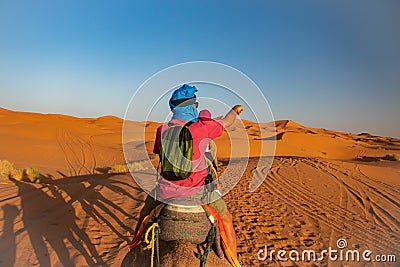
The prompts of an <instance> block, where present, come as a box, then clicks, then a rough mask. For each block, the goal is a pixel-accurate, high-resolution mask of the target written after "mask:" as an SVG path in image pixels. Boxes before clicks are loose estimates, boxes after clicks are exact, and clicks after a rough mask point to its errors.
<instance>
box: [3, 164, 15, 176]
mask: <svg viewBox="0 0 400 267" xmlns="http://www.w3.org/2000/svg"><path fill="white" fill-rule="evenodd" d="M12 170H14V166H13V164H12V163H11V162H9V161H8V160H0V176H1V177H8V176H9V175H10V174H11V172H12Z"/></svg>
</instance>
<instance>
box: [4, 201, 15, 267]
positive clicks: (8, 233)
mask: <svg viewBox="0 0 400 267" xmlns="http://www.w3.org/2000/svg"><path fill="white" fill-rule="evenodd" d="M1 209H2V210H3V220H4V225H3V234H2V235H1V237H0V251H1V252H2V255H1V256H0V266H14V263H15V256H16V249H17V247H16V240H15V237H16V236H15V233H14V220H15V218H16V217H17V216H18V214H19V210H18V208H17V207H16V206H14V205H10V204H5V205H4V206H3V207H1Z"/></svg>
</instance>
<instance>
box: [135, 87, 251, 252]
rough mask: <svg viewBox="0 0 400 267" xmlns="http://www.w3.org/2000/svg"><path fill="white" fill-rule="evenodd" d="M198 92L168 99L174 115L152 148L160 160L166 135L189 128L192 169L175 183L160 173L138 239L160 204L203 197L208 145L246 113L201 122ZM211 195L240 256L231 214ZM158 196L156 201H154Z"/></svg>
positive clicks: (187, 91)
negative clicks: (177, 128) (172, 129)
mask: <svg viewBox="0 0 400 267" xmlns="http://www.w3.org/2000/svg"><path fill="white" fill-rule="evenodd" d="M196 92H197V89H196V87H195V86H190V85H187V84H184V85H182V86H181V87H179V88H178V89H176V90H175V91H174V92H173V93H172V96H171V98H170V100H169V107H170V109H171V111H172V113H173V115H172V118H171V120H170V121H169V122H168V123H165V124H163V125H161V126H159V127H158V129H157V133H156V139H155V144H154V149H153V152H154V153H155V154H158V155H160V157H161V156H162V152H163V146H162V144H163V143H162V137H163V133H165V132H166V130H167V129H168V128H169V127H171V126H173V125H181V126H183V125H184V126H187V127H188V128H189V130H190V132H191V134H192V138H193V154H192V155H191V156H192V164H191V165H192V168H193V169H192V170H191V172H190V175H189V176H188V177H187V178H185V179H181V180H173V181H171V179H166V178H165V177H163V176H166V173H163V171H161V173H160V176H159V179H158V185H157V186H156V187H155V188H154V189H153V191H152V192H150V193H149V194H148V195H147V197H146V200H145V205H144V207H143V208H142V210H141V211H140V216H139V220H138V222H137V226H136V229H135V232H134V234H135V235H134V239H135V238H137V236H136V235H137V234H138V232H139V228H140V226H141V224H142V221H143V220H144V218H145V217H146V216H147V215H148V214H150V213H151V211H152V210H153V209H155V208H156V207H157V206H158V205H159V204H161V203H162V202H161V201H163V202H165V201H167V200H169V199H174V198H185V197H189V198H190V197H196V196H201V195H203V193H202V192H203V191H204V190H205V189H204V188H205V179H206V177H207V175H208V170H207V163H206V160H205V157H204V155H205V152H206V149H207V146H208V144H209V142H210V141H211V140H213V139H215V138H216V137H218V136H221V135H222V133H223V130H224V127H227V126H230V125H232V124H233V123H234V121H235V119H236V116H237V115H239V114H240V113H241V112H242V111H243V107H242V106H241V105H236V106H234V107H233V108H232V109H231V110H230V111H229V112H228V113H227V114H226V116H225V117H223V118H222V119H218V120H214V119H207V120H199V114H198V111H197V107H198V103H197V102H196V95H195V93H196ZM214 192H215V191H214ZM211 194H215V195H214V196H213V197H212V198H211V199H212V200H213V201H212V202H211V203H209V206H210V207H212V208H213V209H215V210H216V211H217V212H218V213H219V215H220V218H221V221H222V224H223V227H224V230H225V233H226V236H227V239H228V243H229V246H230V247H231V249H232V252H233V254H234V256H235V257H237V254H236V234H235V230H234V227H233V224H232V214H231V213H230V212H229V211H228V209H227V207H226V205H225V202H224V201H223V199H222V198H221V196H220V195H218V194H217V193H216V192H215V193H213V192H211ZM155 196H156V199H155V198H154V197H155ZM214 199H215V200H214Z"/></svg>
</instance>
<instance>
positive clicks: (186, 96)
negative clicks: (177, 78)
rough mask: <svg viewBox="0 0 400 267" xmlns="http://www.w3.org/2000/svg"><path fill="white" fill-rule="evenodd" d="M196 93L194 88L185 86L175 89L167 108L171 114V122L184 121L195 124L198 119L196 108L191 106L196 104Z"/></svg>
mask: <svg viewBox="0 0 400 267" xmlns="http://www.w3.org/2000/svg"><path fill="white" fill-rule="evenodd" d="M196 92H197V89H196V87H195V86H190V85H187V84H184V85H182V86H181V87H179V88H178V89H176V90H175V91H174V92H173V93H172V96H171V98H170V100H169V107H170V109H171V111H172V113H173V115H172V120H185V121H194V122H196V121H197V120H198V117H199V113H198V111H197V108H196V107H195V106H194V105H193V104H194V103H195V102H196V95H195V94H194V93H196Z"/></svg>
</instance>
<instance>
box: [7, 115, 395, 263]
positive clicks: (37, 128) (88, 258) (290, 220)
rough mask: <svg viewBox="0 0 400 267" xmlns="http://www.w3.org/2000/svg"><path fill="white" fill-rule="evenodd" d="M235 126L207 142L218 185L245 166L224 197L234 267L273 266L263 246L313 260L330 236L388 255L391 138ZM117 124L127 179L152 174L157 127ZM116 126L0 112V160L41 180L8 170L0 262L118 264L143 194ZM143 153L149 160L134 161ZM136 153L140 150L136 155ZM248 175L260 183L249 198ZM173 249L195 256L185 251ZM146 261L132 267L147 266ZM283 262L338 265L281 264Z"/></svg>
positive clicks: (284, 125) (280, 124)
mask: <svg viewBox="0 0 400 267" xmlns="http://www.w3.org/2000/svg"><path fill="white" fill-rule="evenodd" d="M241 122H242V121H241V120H237V121H236V122H235V123H234V124H233V125H232V126H229V127H228V128H227V129H226V131H224V133H223V135H222V136H221V137H218V138H217V139H216V140H215V144H216V147H217V158H218V167H219V171H220V172H221V173H222V174H223V176H221V177H226V178H223V179H222V181H221V183H222V187H224V182H225V183H229V179H230V178H232V177H236V176H237V175H238V173H237V170H239V169H241V168H244V169H245V171H244V173H243V175H242V176H241V177H240V180H239V182H238V183H237V184H236V185H235V187H234V188H233V189H232V190H230V191H229V192H227V194H226V195H225V196H224V200H225V202H226V203H227V206H228V208H229V210H231V211H232V214H233V222H234V227H235V231H236V234H237V243H238V253H239V260H240V261H242V262H243V263H244V264H245V266H252V265H254V266H259V265H261V264H269V265H271V266H280V265H283V263H282V262H278V261H276V260H270V259H266V260H265V261H261V260H260V259H259V258H257V255H258V252H260V250H263V249H264V248H265V246H266V247H268V248H269V249H270V250H276V251H278V250H279V249H281V250H287V251H289V250H290V249H297V250H299V251H304V250H310V249H312V250H315V251H316V252H318V253H320V252H321V251H322V250H324V249H327V248H328V247H332V248H336V241H337V240H338V239H345V241H346V242H347V244H348V245H349V249H350V248H351V249H357V250H360V251H364V250H367V249H368V250H371V251H373V253H374V255H375V254H380V255H387V256H388V255H395V256H397V255H398V253H399V251H400V246H399V244H400V243H399V240H400V235H399V221H400V192H399V189H400V188H399V185H400V184H399V178H400V164H399V163H400V162H399V151H400V139H396V138H387V137H379V136H373V135H370V134H367V133H361V134H351V133H344V132H335V131H332V130H326V129H322V128H308V127H305V126H303V125H301V124H298V123H296V122H294V121H291V120H280V121H275V122H274V127H273V130H271V125H272V124H271V123H262V124H257V123H254V122H251V121H246V120H243V124H242V123H241ZM128 123H130V127H131V129H133V130H132V132H131V133H130V134H131V137H132V142H130V143H129V145H130V146H129V148H130V152H131V155H134V156H133V158H134V159H135V160H134V161H132V162H129V163H132V164H134V163H135V162H136V163H137V164H138V165H137V166H139V168H138V170H139V172H138V174H135V172H133V173H132V175H140V174H139V173H141V172H144V173H145V175H148V176H149V177H153V176H154V175H155V170H154V168H153V165H154V164H155V162H154V160H156V159H154V157H152V156H151V155H152V146H153V144H154V138H155V131H156V128H157V127H158V126H159V125H160V123H156V122H128ZM122 124H123V120H122V119H120V118H117V117H113V116H103V117H100V118H76V117H73V116H64V115H60V114H38V113H30V112H15V111H10V110H6V109H2V108H0V128H1V129H2V130H1V131H0V139H1V140H2V145H1V147H0V160H6V161H9V162H11V163H13V168H14V169H16V170H17V169H19V170H23V168H26V167H32V168H34V169H36V170H37V171H38V172H39V174H40V179H39V180H37V181H36V182H35V183H32V181H30V180H29V175H26V174H25V171H24V173H23V174H22V176H21V177H19V178H18V177H12V176H13V173H11V175H6V176H4V175H3V176H2V177H1V183H0V188H1V190H0V192H1V193H0V203H1V205H0V207H1V210H0V241H1V242H0V255H1V256H0V265H1V266H97V265H102V266H119V265H120V264H121V262H122V260H123V258H124V257H125V254H126V253H127V247H128V246H129V242H130V239H131V238H132V233H133V229H134V227H135V225H136V220H137V218H138V213H139V211H140V208H141V207H142V206H143V201H144V198H145V196H146V193H145V192H144V191H143V190H142V189H141V188H140V187H139V186H138V185H137V184H136V182H135V181H134V179H133V178H132V176H131V174H130V173H129V172H128V173H127V170H126V169H122V170H120V169H118V168H117V167H118V166H119V167H121V166H124V165H126V162H125V158H124V154H123V148H122V137H121V135H122ZM135 129H137V130H135ZM143 129H144V130H145V133H143V132H142V131H143ZM228 133H229V135H230V136H231V137H229V135H228ZM241 133H242V134H243V133H245V135H246V136H247V140H248V142H249V150H248V151H247V152H248V153H249V154H248V157H249V160H248V161H243V160H242V157H243V155H245V154H246V153H243V155H241V153H235V155H234V156H232V155H231V152H232V151H231V147H230V145H229V143H230V142H232V141H231V139H230V138H233V139H232V140H234V139H235V138H236V139H237V138H241V137H240V136H242V135H240V134H241ZM143 136H145V140H143V139H141V138H143ZM261 136H267V138H260V137H261ZM270 137H273V139H271V138H270ZM271 140H275V141H274V142H276V150H275V154H274V155H270V154H268V153H270V152H268V151H267V152H266V153H265V154H263V149H262V148H261V147H262V146H263V145H264V144H269V143H270V142H272V141H271ZM237 142H238V143H240V144H241V143H244V142H241V141H240V140H239V141H237ZM143 145H144V146H145V148H146V149H145V150H146V151H147V153H149V156H150V158H151V159H152V161H151V162H150V164H149V163H148V162H145V161H144V156H146V157H147V155H143V153H142V152H143V147H142V146H143ZM135 149H137V151H141V152H140V153H139V152H137V154H135V153H136V152H135V151H136V150H135ZM240 149H241V147H239V150H240ZM135 155H136V156H137V157H136V158H135ZM271 156H273V162H272V166H271V169H270V170H269V168H266V167H265V168H263V167H261V168H260V166H257V163H258V160H257V159H258V158H263V157H271ZM152 164H153V165H152ZM228 165H229V166H230V168H229V169H228V168H227V166H228ZM256 172H257V173H258V175H261V176H262V177H264V178H265V180H264V181H263V182H262V184H261V186H260V187H259V188H258V189H257V190H256V191H254V192H249V191H248V187H249V184H250V182H251V180H252V179H253V176H254V175H255V173H256ZM20 174H21V173H20ZM24 177H25V178H24ZM225 179H226V180H225ZM184 248H186V249H187V250H189V251H190V250H193V251H194V250H195V247H192V246H190V245H185V246H184ZM174 249H175V247H174V246H172V247H168V246H166V247H162V250H161V256H162V260H163V262H164V264H165V265H164V266H190V265H196V266H197V263H196V261H197V259H196V257H195V256H194V255H192V257H191V256H190V255H189V256H185V257H182V258H178V259H176V258H174V257H172V256H171V254H169V252H168V251H171V250H172V251H173V250H174ZM143 253H145V254H143V255H144V256H146V257H149V254H146V253H148V252H143ZM143 255H142V256H143ZM146 257H143V261H142V266H147V264H149V261H146V260H144V259H146ZM174 264H175V265H174ZM392 264H393V263H392ZM216 265H219V266H229V264H228V263H227V261H226V260H220V259H218V258H217V257H216V255H215V254H213V253H212V254H211V255H210V257H209V260H208V262H207V265H206V266H216ZM284 266H340V263H336V262H331V261H327V260H326V259H325V260H322V261H310V262H301V263H300V264H299V263H297V262H294V261H290V260H289V261H287V262H285V263H284ZM350 266H379V264H377V263H373V264H372V263H371V262H370V263H368V262H358V263H354V264H353V263H352V264H351V265H350Z"/></svg>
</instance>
